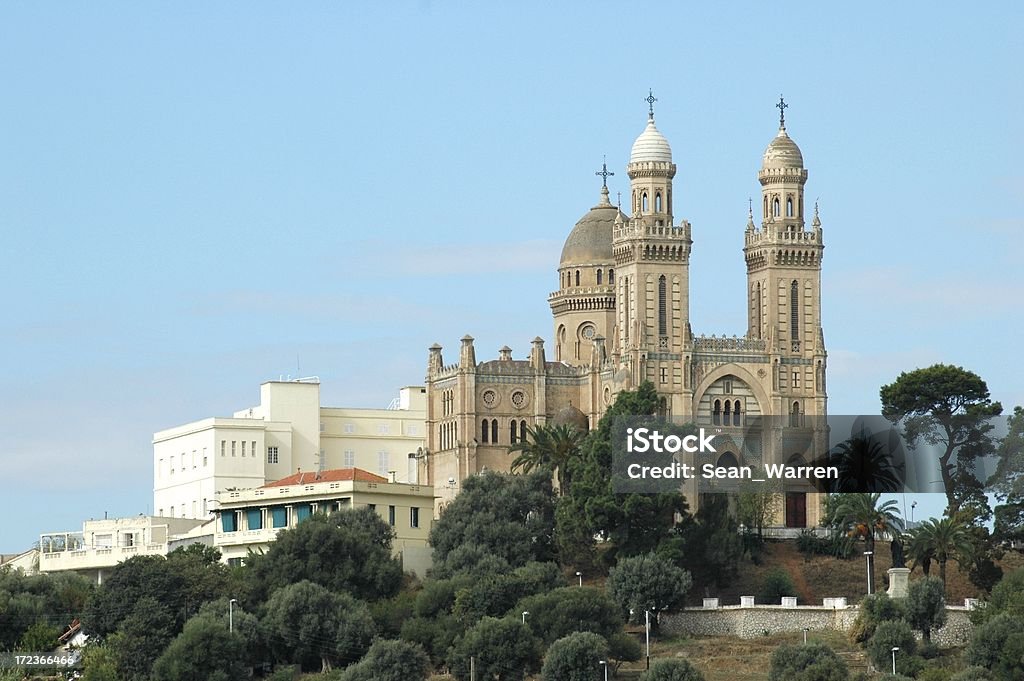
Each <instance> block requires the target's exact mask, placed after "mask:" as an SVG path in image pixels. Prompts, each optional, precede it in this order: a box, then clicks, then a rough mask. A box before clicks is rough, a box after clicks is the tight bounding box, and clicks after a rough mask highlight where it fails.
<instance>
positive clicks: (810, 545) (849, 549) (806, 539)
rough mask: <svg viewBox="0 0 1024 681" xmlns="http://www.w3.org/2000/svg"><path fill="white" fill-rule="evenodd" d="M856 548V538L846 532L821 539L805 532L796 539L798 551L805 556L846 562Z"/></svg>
mask: <svg viewBox="0 0 1024 681" xmlns="http://www.w3.org/2000/svg"><path fill="white" fill-rule="evenodd" d="M829 496H836V495H829ZM854 548H855V540H854V538H853V537H850V536H847V534H846V533H845V532H833V533H831V534H830V535H829V536H827V537H819V536H818V535H817V534H816V533H815V532H814V531H813V530H803V531H802V532H801V533H800V535H799V536H798V537H797V538H796V549H797V551H799V552H800V553H802V554H804V556H833V557H835V558H842V559H844V560H845V559H848V558H850V557H851V556H853V550H854Z"/></svg>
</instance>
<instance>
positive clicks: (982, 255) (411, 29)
mask: <svg viewBox="0 0 1024 681" xmlns="http://www.w3.org/2000/svg"><path fill="white" fill-rule="evenodd" d="M482 5H483V4H481V5H480V6H478V5H477V4H471V3H454V2H451V3H449V2H435V3H429V2H424V3H401V2H396V3H302V4H297V3H288V4H282V3H261V2H252V3H216V4H214V3H188V4H181V3H144V4H143V3H78V4H67V3H61V4H58V3H53V4H44V3H5V4H3V5H2V6H0V84H2V86H0V87H2V91H0V230H2V231H0V233H2V236H3V251H4V253H5V255H6V257H5V258H4V267H3V269H2V274H0V276H2V278H3V289H4V292H5V295H4V300H5V303H6V305H5V307H6V311H5V312H6V315H5V316H6V318H7V320H8V322H7V332H6V333H5V334H3V335H2V336H0V352H2V356H3V357H5V358H6V361H5V366H4V372H3V373H4V380H3V389H2V391H0V395H2V397H0V400H2V403H0V427H2V428H3V431H4V433H5V435H6V443H5V446H4V447H3V448H2V450H0V472H2V475H3V478H4V481H5V483H6V484H5V485H4V491H3V493H2V495H0V511H4V517H6V518H8V519H10V518H20V519H22V521H21V522H20V523H18V524H17V526H14V525H12V524H11V523H10V522H8V523H7V524H5V526H4V528H3V530H2V531H0V552H5V553H6V552H14V551H18V550H21V549H22V548H25V547H27V546H28V545H29V544H30V543H31V542H32V541H34V540H35V539H36V538H37V536H38V534H39V533H40V532H43V531H53V530H62V529H75V528H77V527H79V525H80V523H81V521H82V520H83V519H85V518H89V517H102V516H103V513H104V512H109V513H110V514H111V515H129V514H136V513H145V512H149V511H151V508H150V506H151V504H152V491H151V490H152V470H151V467H152V464H151V444H150V442H151V436H152V433H153V432H154V431H156V430H159V429H162V428H166V427H169V426H173V425H177V424H180V423H183V422H187V421H190V420H194V419H198V418H202V417H206V416H211V415H227V414H229V413H230V412H232V411H233V410H235V409H241V408H243V407H245V406H249V405H251V404H254V403H255V402H256V401H257V400H258V385H259V383H260V382H262V381H264V380H267V379H271V378H277V377H279V376H282V375H292V376H294V375H296V374H297V373H301V374H303V375H318V376H320V378H321V381H322V395H323V400H324V403H325V404H328V405H346V406H382V405H386V404H387V403H388V402H389V401H390V399H391V398H392V397H393V396H395V395H396V394H397V390H398V388H399V387H400V386H402V385H407V384H416V383H419V382H421V381H422V379H423V375H424V372H425V366H426V358H427V352H426V348H427V347H428V346H429V345H430V344H431V343H433V342H435V341H437V342H440V343H441V344H442V345H444V346H445V348H446V353H447V354H446V358H447V360H448V361H450V360H451V358H452V357H454V352H455V348H456V346H457V343H458V338H459V337H460V336H462V335H463V334H464V333H470V334H472V335H473V336H475V337H476V339H477V348H478V350H477V353H478V357H479V358H480V359H484V358H488V357H491V356H493V355H496V351H497V348H499V347H500V346H502V345H504V344H506V343H507V344H508V345H510V346H511V347H512V348H513V351H514V355H515V356H519V357H522V356H524V355H525V354H526V353H527V352H528V349H529V340H530V339H531V338H533V337H534V336H535V335H538V334H539V335H541V336H542V337H545V338H550V335H551V328H550V326H551V322H550V313H549V310H548V306H547V302H546V297H547V294H548V293H549V292H550V291H551V290H553V289H554V288H555V287H556V286H557V278H556V274H555V268H556V266H557V260H558V255H559V252H560V249H561V243H562V241H563V240H564V238H565V236H566V235H567V234H568V232H569V230H570V229H571V228H572V226H573V224H574V223H575V222H576V220H577V219H579V217H580V216H581V215H583V214H584V213H585V212H586V211H587V209H588V208H589V207H590V206H592V205H593V204H594V203H596V201H597V199H598V190H599V187H600V179H599V178H596V177H595V176H594V171H595V170H598V169H599V168H600V165H601V160H602V156H603V155H607V159H608V164H609V169H610V170H613V171H614V172H615V173H616V175H615V176H614V177H613V178H610V181H609V185H610V187H611V190H612V192H613V196H614V192H616V191H623V192H625V191H626V189H627V186H628V180H627V178H626V177H625V172H624V166H625V162H626V160H627V157H628V153H629V148H630V146H631V144H632V141H633V139H634V138H635V137H636V136H637V135H638V134H639V133H640V132H641V131H642V129H643V126H644V123H645V121H646V104H645V103H644V101H643V98H644V97H645V96H646V95H647V91H648V88H653V89H654V92H655V95H656V96H657V97H658V103H657V105H656V112H657V121H658V127H659V129H660V130H661V131H662V132H663V133H664V134H665V135H666V137H667V138H668V139H669V141H670V142H671V144H672V148H673V152H674V160H675V162H676V164H677V165H678V174H677V176H676V180H675V196H676V201H675V208H676V211H675V212H676V217H677V219H679V218H686V219H688V220H689V221H690V222H691V223H692V225H693V239H694V246H693V256H692V266H691V301H692V302H691V319H692V324H693V328H694V331H695V332H696V333H708V334H710V333H718V334H721V333H727V334H730V335H731V334H733V333H737V334H742V333H743V332H744V330H745V316H744V315H745V313H744V309H745V308H744V303H743V300H744V297H743V296H744V273H745V270H744V264H743V259H742V253H741V248H742V239H743V228H744V225H745V223H746V211H747V198H748V197H749V196H753V197H755V198H756V197H757V195H758V190H759V186H758V184H757V179H756V172H757V169H758V167H759V164H760V158H761V154H762V152H763V151H764V147H765V146H766V145H767V143H768V142H769V141H770V140H771V138H772V136H773V135H774V134H775V131H776V127H777V110H776V109H775V108H774V104H775V102H776V101H777V100H778V97H779V94H780V92H781V93H784V94H785V97H786V100H787V102H788V103H789V104H790V108H789V109H788V110H787V127H788V130H789V133H790V135H791V136H792V137H793V138H794V139H795V140H796V141H797V143H798V144H799V145H800V146H801V148H802V150H803V154H804V159H805V163H806V165H807V167H808V169H809V173H810V178H809V180H808V184H807V196H808V197H809V198H810V199H813V198H816V197H820V206H821V219H822V223H823V226H824V229H825V239H826V251H825V260H824V269H823V309H822V313H823V317H824V326H825V337H826V343H827V346H828V349H829V397H830V404H829V407H830V411H831V412H833V413H861V412H868V413H870V412H873V411H875V410H877V408H878V388H879V386H880V385H882V384H884V383H887V382H890V381H892V380H893V379H894V378H895V377H896V376H897V375H898V374H899V372H900V371H903V370H910V369H913V368H916V367H920V366H927V365H929V364H932V363H934V362H938V361H942V362H947V363H954V364H961V365H963V366H965V367H968V368H970V369H972V370H974V371H976V372H978V373H979V374H980V375H981V376H982V377H983V378H985V379H986V380H987V381H988V384H989V386H990V388H991V390H992V393H993V396H994V397H995V398H996V399H999V400H1001V401H1002V402H1003V403H1004V405H1006V406H1007V407H1009V406H1011V405H1014V404H1022V403H1024V380H1022V379H1024V369H1022V366H1024V364H1022V363H1021V362H1020V361H1019V359H1018V358H1016V357H1015V356H1014V355H1013V354H1012V352H1013V351H1014V350H1015V348H1016V346H1017V345H1018V344H1019V343H1020V340H1021V338H1022V336H1024V333H1022V323H1021V321H1020V320H1021V313H1022V312H1024V302H1022V301H1024V297H1022V296H1021V295H1020V290H1021V283H1022V282H1021V279H1022V275H1021V274H1020V271H1021V270H1020V265H1019V263H1020V261H1021V259H1022V257H1024V245H1022V244H1024V221H1022V218H1021V211H1020V209H1021V206H1022V205H1024V201H1022V199H1024V171H1022V170H1021V167H1020V159H1021V158H1022V153H1021V152H1022V151H1024V144H1022V141H1024V140H1022V126H1021V124H1020V115H1021V112H1022V111H1024V102H1022V99H1024V87H1022V85H1024V84H1022V82H1021V76H1020V66H1021V64H1024V43H1022V41H1021V40H1020V37H1019V36H1020V32H1021V29H1022V27H1024V21H1022V19H1024V10H1022V9H1021V7H1020V5H1019V4H1018V3H1011V2H1004V3H981V4H978V3H976V4H973V5H965V4H964V3H923V2H920V3H919V2H910V3H898V4H896V5H891V4H889V3H884V4H883V3H877V4H871V3H867V4H865V3H858V4H856V5H834V4H832V3H778V4H775V5H770V6H767V5H764V3H728V4H727V5H726V6H724V7H719V6H717V4H716V3H699V4H698V3H686V4H684V3H658V2H652V3H644V4H640V5H637V4H633V3H629V4H627V3H608V2H599V3H592V2H587V3H583V2H578V3H557V4H551V3H532V2H524V3H511V4H507V5H503V6H495V7H489V6H488V7H484V6H482ZM297 365H300V367H301V368H300V367H299V366H297ZM917 511H918V512H917V515H916V516H915V518H916V519H920V518H921V508H920V507H919V508H918V509H917Z"/></svg>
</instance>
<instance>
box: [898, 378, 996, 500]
mask: <svg viewBox="0 0 1024 681" xmlns="http://www.w3.org/2000/svg"><path fill="white" fill-rule="evenodd" d="M879 392H880V396H881V400H882V414H883V415H884V416H885V417H886V418H888V419H889V420H890V421H892V422H893V423H902V425H903V432H904V436H905V437H906V438H907V441H908V442H909V443H910V444H911V445H914V444H915V443H916V442H917V441H918V440H924V441H925V442H928V443H930V444H936V445H940V446H941V447H942V454H941V455H940V456H939V465H940V471H941V474H942V481H943V485H944V489H945V492H946V500H947V508H946V512H947V514H948V515H950V516H953V515H955V514H956V512H957V511H958V510H959V509H960V507H961V505H963V504H964V503H965V502H966V501H972V502H975V503H981V504H984V503H985V500H984V494H983V493H982V485H981V482H980V481H979V480H978V479H977V477H976V476H975V473H974V463H975V461H976V459H977V457H978V456H979V455H981V454H983V453H988V452H991V451H992V449H993V448H994V445H993V443H992V442H991V438H990V437H989V432H990V431H991V429H992V424H991V423H990V419H991V417H993V416H998V415H999V414H1000V413H1002V411H1003V407H1002V405H1000V404H999V403H998V402H993V401H992V400H991V399H990V397H989V391H988V386H987V385H986V384H985V381H983V380H982V379H981V377H980V376H978V375H977V374H975V373H974V372H972V371H968V370H966V369H964V368H963V367H956V366H950V365H946V364H936V365H934V366H931V367H928V368H925V369H917V370H915V371H911V372H904V373H901V374H900V375H899V377H898V378H897V379H896V380H895V381H894V382H893V383H891V384H889V385H886V386H882V388H881V390H880V391H879ZM954 455H955V456H954Z"/></svg>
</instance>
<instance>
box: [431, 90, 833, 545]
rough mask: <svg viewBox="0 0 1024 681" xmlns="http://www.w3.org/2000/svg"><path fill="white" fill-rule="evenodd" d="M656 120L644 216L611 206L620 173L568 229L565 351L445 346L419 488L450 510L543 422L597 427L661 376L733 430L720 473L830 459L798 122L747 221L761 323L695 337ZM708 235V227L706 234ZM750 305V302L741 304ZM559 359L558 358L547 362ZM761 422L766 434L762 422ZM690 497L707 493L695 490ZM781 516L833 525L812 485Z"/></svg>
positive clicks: (670, 402) (694, 410) (664, 395)
mask: <svg viewBox="0 0 1024 681" xmlns="http://www.w3.org/2000/svg"><path fill="white" fill-rule="evenodd" d="M647 101H648V103H649V105H650V106H649V111H648V116H647V123H646V126H645V127H644V129H643V131H642V132H641V133H640V135H639V137H637V138H636V141H635V142H634V143H633V147H632V150H631V153H630V156H629V163H628V164H627V166H626V172H627V175H628V177H629V180H630V192H629V211H630V212H629V214H627V213H625V212H624V211H623V210H622V209H621V207H619V206H615V205H613V204H612V203H611V201H610V200H609V194H608V187H607V176H608V174H609V173H608V172H607V169H606V168H605V169H603V170H602V171H601V172H599V173H598V175H599V176H602V177H603V178H604V180H605V182H604V186H603V187H602V188H601V194H600V199H599V201H598V203H597V205H595V206H594V207H593V208H591V209H590V210H589V211H587V212H586V214H584V215H583V217H582V218H580V220H579V221H578V222H577V223H576V225H575V226H574V227H573V229H572V231H571V232H569V235H568V237H567V238H566V240H565V245H564V247H563V248H562V255H561V260H560V262H559V265H558V287H557V289H556V290H555V291H554V292H553V293H551V294H550V295H549V296H548V303H549V305H550V307H551V315H552V321H553V327H554V328H553V331H554V336H553V344H552V346H550V347H549V348H545V343H544V341H543V340H542V339H541V338H540V337H537V338H534V340H533V342H532V347H531V348H530V353H529V359H525V360H516V359H512V351H511V350H510V349H509V348H508V347H503V348H501V349H500V350H499V351H498V358H497V359H492V360H488V361H484V362H477V359H476V349H475V348H474V347H473V338H472V337H471V336H468V335H467V336H464V337H463V338H462V339H461V341H460V346H459V350H458V359H457V361H456V362H454V363H451V364H445V361H444V359H443V356H442V347H441V346H440V345H437V344H435V345H433V346H431V348H430V350H429V358H428V363H427V376H426V386H427V416H426V419H427V420H426V424H427V442H426V448H425V449H424V451H423V452H422V454H421V456H420V457H419V466H420V481H421V483H422V484H429V485H432V486H433V487H434V489H435V495H436V496H437V497H438V500H439V504H440V507H442V508H443V505H444V504H445V503H446V502H447V501H449V500H450V499H451V498H452V497H453V496H454V495H455V494H457V493H458V489H459V484H460V482H461V481H462V480H463V479H465V478H466V477H468V476H470V475H473V474H475V473H478V472H480V471H483V470H498V471H507V470H509V466H510V463H511V461H512V459H513V458H514V455H510V454H509V452H508V448H509V446H510V445H512V444H515V443H516V442H518V441H520V440H521V439H522V438H524V437H525V435H526V429H527V427H528V426H536V425H540V424H543V423H571V424H574V425H577V426H578V427H580V428H595V427H596V426H597V422H598V419H600V417H601V416H602V414H603V413H604V411H605V410H606V409H607V408H608V407H609V405H611V404H612V403H613V402H614V400H615V396H616V395H617V394H618V393H619V392H620V391H622V390H632V389H635V388H636V387H638V386H639V385H640V384H641V383H642V382H644V381H650V382H651V383H653V384H654V386H655V388H656V389H657V391H658V395H659V396H660V400H661V411H662V412H663V413H664V414H665V415H666V416H669V417H671V418H672V419H673V420H675V421H677V422H693V423H696V424H701V425H708V426H711V427H713V428H715V429H716V431H717V432H718V433H720V434H721V435H722V436H723V437H725V438H726V440H725V441H726V442H727V443H728V446H727V448H726V451H721V453H720V454H719V455H718V457H717V460H716V461H712V463H716V464H717V465H719V466H726V467H728V466H736V465H751V464H756V465H760V464H763V463H773V462H778V463H790V464H794V465H798V464H799V465H802V464H803V463H804V462H806V461H809V460H810V459H813V458H815V457H816V456H820V455H821V454H822V453H823V451H824V449H823V448H824V447H825V446H826V445H825V444H824V442H825V440H827V437H826V434H825V430H826V429H825V426H824V419H823V418H815V417H824V416H825V415H826V391H825V369H826V356H827V355H826V352H825V342H824V335H823V333H822V328H821V300H820V293H821V258H822V252H823V250H824V243H823V241H822V228H821V222H820V220H819V219H818V210H817V205H815V206H814V209H813V217H812V219H811V221H810V225H809V226H808V224H807V221H806V213H805V209H806V204H805V200H804V185H805V183H806V182H807V169H806V168H805V167H804V161H803V155H802V154H801V152H800V148H799V147H798V146H797V144H796V142H794V141H793V139H792V138H790V136H789V134H788V132H787V130H786V125H785V109H786V107H787V106H788V105H787V104H786V103H785V102H784V101H783V100H781V99H780V101H779V103H778V104H777V107H778V108H779V113H780V115H779V129H778V133H777V134H776V135H775V137H774V138H773V139H772V140H771V141H770V142H769V144H768V147H767V148H766V149H765V151H764V155H763V157H762V160H761V167H760V170H759V171H758V173H757V178H758V181H759V182H760V184H761V200H760V202H759V205H760V213H761V219H760V224H759V225H758V224H756V223H755V221H754V214H753V207H752V206H751V210H750V212H749V215H748V219H747V224H746V226H745V228H744V229H743V257H744V259H745V261H746V264H747V286H746V300H745V301H742V304H744V305H745V307H746V311H747V330H746V334H744V335H743V336H742V337H739V336H724V335H714V334H712V335H704V334H701V335H694V333H693V330H692V329H691V326H690V292H689V278H690V274H689V272H690V248H691V245H692V243H693V240H692V237H693V234H694V229H693V227H692V226H691V225H690V223H689V222H688V221H687V220H685V219H678V220H677V219H676V217H675V214H674V208H675V206H674V202H673V192H672V180H673V178H674V177H675V174H676V165H675V163H673V162H672V148H671V146H670V145H669V142H668V140H667V139H665V137H664V135H662V134H661V132H659V130H658V128H657V126H656V124H655V119H654V108H653V104H654V101H656V100H655V99H654V97H653V96H649V97H648V98H647ZM697 234H698V238H699V229H698V230H697ZM740 303H741V301H739V300H737V301H736V304H740ZM549 354H550V355H551V356H550V357H549V356H548V355H549ZM752 426H753V427H752ZM683 491H684V493H686V494H687V496H688V498H689V499H690V506H691V508H694V507H695V506H698V505H699V499H698V496H699V495H696V494H695V493H694V492H695V490H693V489H690V490H687V489H684V490H683ZM781 494H784V495H785V502H784V503H782V504H779V510H778V512H777V513H776V519H775V522H774V523H773V524H775V525H777V526H780V527H788V528H801V527H812V526H814V525H816V524H817V523H818V521H819V519H820V514H821V511H822V509H821V504H820V496H819V495H816V494H813V490H810V489H800V488H793V489H790V488H787V489H786V490H785V491H780V495H781Z"/></svg>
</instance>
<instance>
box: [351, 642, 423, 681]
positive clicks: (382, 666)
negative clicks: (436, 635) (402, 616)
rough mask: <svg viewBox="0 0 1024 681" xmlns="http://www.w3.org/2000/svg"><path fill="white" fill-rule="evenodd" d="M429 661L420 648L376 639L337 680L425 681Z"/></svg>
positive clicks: (409, 644) (412, 644)
mask: <svg viewBox="0 0 1024 681" xmlns="http://www.w3.org/2000/svg"><path fill="white" fill-rule="evenodd" d="M429 674H430V660H429V659H428V658H427V654H426V653H425V652H424V651H423V648H422V647H421V646H419V645H416V644H414V643H408V642H406V641H386V640H383V639H378V640H376V641H374V642H373V645H372V646H370V650H369V651H367V653H366V656H365V657H363V659H362V660H360V661H359V662H358V663H356V664H354V665H351V666H350V667H349V668H348V669H346V670H345V672H344V673H343V674H342V675H341V681H425V679H426V678H427V676H428V675H429Z"/></svg>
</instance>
